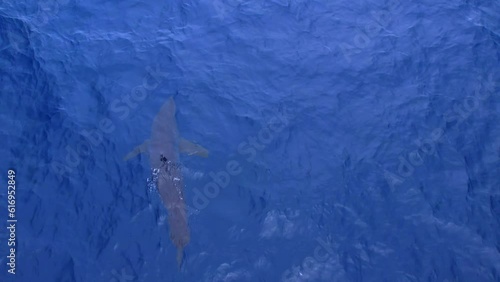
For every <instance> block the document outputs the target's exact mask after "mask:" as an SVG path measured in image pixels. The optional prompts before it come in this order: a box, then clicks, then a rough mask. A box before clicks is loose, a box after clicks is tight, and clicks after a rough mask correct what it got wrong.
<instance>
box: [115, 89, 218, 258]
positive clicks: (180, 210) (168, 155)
mask: <svg viewBox="0 0 500 282" xmlns="http://www.w3.org/2000/svg"><path fill="white" fill-rule="evenodd" d="M175 109H176V105H175V102H174V99H173V97H170V98H169V99H168V100H167V101H166V102H165V103H164V104H163V105H162V106H161V108H160V110H159V112H158V114H157V115H156V116H155V118H154V120H153V125H152V127H151V136H150V138H149V139H147V140H145V141H144V143H142V144H141V145H139V146H137V147H135V148H134V149H133V150H132V151H131V152H129V153H128V154H127V155H126V156H125V157H124V158H123V159H124V160H125V161H127V160H129V159H131V158H133V157H136V156H137V155H139V154H141V153H146V154H147V155H149V162H150V165H151V168H152V169H153V171H154V172H155V174H156V177H155V179H157V180H156V187H157V189H158V193H159V196H160V198H161V200H162V202H163V204H164V206H165V208H166V209H167V221H168V226H169V230H170V240H171V241H172V243H173V244H174V245H175V247H176V248H177V265H178V267H179V268H180V267H181V264H182V261H183V255H184V248H185V247H186V245H187V244H188V243H189V240H190V232H189V225H188V215H187V212H186V204H185V198H184V181H183V177H182V170H181V165H180V163H179V155H180V154H181V153H183V154H188V155H195V156H199V157H204V158H206V157H208V153H209V152H208V150H207V149H205V148H204V147H202V146H200V145H198V144H196V143H194V142H192V141H189V140H186V139H184V138H182V137H180V135H179V131H178V129H177V121H176V118H175Z"/></svg>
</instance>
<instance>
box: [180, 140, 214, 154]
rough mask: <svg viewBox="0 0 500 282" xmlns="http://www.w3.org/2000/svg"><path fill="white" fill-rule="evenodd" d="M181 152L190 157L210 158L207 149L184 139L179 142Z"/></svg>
mask: <svg viewBox="0 0 500 282" xmlns="http://www.w3.org/2000/svg"><path fill="white" fill-rule="evenodd" d="M179 151H180V152H181V153H184V154H188V155H196V156H199V157H203V158H206V157H208V150H207V149H205V148H203V147H202V146H200V145H198V144H195V143H193V142H191V141H189V140H186V139H184V138H181V139H180V140H179Z"/></svg>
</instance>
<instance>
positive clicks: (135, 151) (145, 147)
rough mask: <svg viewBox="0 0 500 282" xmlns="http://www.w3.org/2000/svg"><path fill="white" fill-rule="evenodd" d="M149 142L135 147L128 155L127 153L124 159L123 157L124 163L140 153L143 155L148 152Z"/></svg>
mask: <svg viewBox="0 0 500 282" xmlns="http://www.w3.org/2000/svg"><path fill="white" fill-rule="evenodd" d="M148 147H149V140H146V141H144V143H142V144H141V145H139V146H137V147H135V148H134V149H133V150H132V151H131V152H130V153H128V154H127V155H126V156H125V157H123V160H124V161H127V160H129V159H131V158H133V157H135V156H137V155H139V154H141V153H145V152H147V151H148Z"/></svg>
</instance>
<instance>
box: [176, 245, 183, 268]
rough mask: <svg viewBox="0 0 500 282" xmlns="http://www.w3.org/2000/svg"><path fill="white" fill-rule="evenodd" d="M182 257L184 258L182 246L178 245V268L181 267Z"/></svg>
mask: <svg viewBox="0 0 500 282" xmlns="http://www.w3.org/2000/svg"><path fill="white" fill-rule="evenodd" d="M183 258H184V248H183V247H178V248H177V266H178V267H179V269H180V268H181V265H182V259H183Z"/></svg>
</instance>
